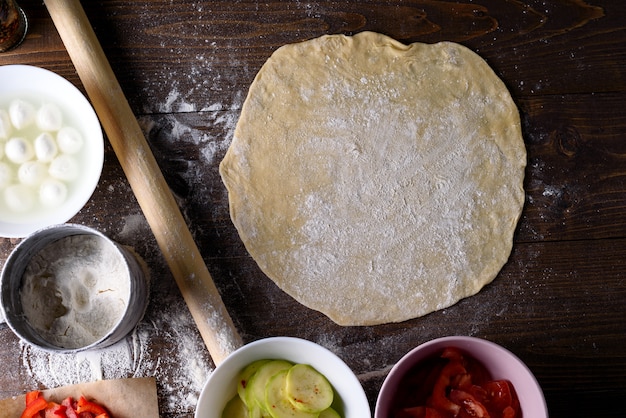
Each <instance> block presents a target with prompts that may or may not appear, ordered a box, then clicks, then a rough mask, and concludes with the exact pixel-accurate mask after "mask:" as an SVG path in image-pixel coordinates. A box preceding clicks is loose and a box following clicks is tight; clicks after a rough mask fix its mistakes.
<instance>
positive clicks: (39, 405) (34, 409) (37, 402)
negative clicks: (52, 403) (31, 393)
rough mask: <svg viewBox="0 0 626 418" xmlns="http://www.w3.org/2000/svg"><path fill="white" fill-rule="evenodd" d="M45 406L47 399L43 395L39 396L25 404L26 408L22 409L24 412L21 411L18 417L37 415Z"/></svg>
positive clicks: (26, 417)
mask: <svg viewBox="0 0 626 418" xmlns="http://www.w3.org/2000/svg"><path fill="white" fill-rule="evenodd" d="M47 406H48V401H46V400H45V399H44V397H43V396H39V397H37V398H35V399H34V400H33V401H31V402H30V403H29V404H28V405H26V408H25V409H24V412H22V415H21V416H20V418H35V417H38V416H39V413H40V412H41V411H43V410H45V409H46V407H47Z"/></svg>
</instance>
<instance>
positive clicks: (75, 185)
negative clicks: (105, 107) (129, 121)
mask: <svg viewBox="0 0 626 418" xmlns="http://www.w3.org/2000/svg"><path fill="white" fill-rule="evenodd" d="M103 162H104V140H103V135H102V128H101V126H100V122H99V120H98V117H97V116H96V113H95V111H94V109H93V107H92V106H91V104H90V103H89V101H88V100H87V99H86V98H85V96H84V95H83V94H82V93H81V91H80V90H78V89H77V88H76V87H75V86H74V85H73V84H72V83H70V82H69V81H68V80H66V79H65V78H63V77H61V76H60V75H58V74H56V73H54V72H52V71H49V70H46V69H43V68H39V67H34V66H29V65H4V66H0V236H2V237H9V238H13V237H25V236H27V235H29V234H31V233H32V232H34V231H36V230H38V229H41V228H44V227H47V226H50V225H54V224H60V223H64V222H66V221H68V220H69V219H71V218H72V217H73V216H74V215H76V213H78V212H79V211H80V210H81V209H82V208H83V206H84V205H85V203H87V201H88V200H89V198H90V197H91V195H92V194H93V192H94V190H95V188H96V186H97V184H98V181H99V180H100V174H101V172H102V166H103Z"/></svg>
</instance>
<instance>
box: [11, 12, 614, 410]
mask: <svg viewBox="0 0 626 418" xmlns="http://www.w3.org/2000/svg"><path fill="white" fill-rule="evenodd" d="M18 3H19V4H20V5H21V6H22V7H23V8H24V10H25V11H26V13H27V14H28V16H29V18H30V28H29V34H28V36H27V38H26V40H25V42H24V43H23V44H22V45H21V46H20V47H18V48H17V49H15V50H12V51H10V52H7V53H3V54H0V65H4V64H30V65H36V66H40V67H44V68H47V69H50V70H52V71H55V72H57V73H58V74H60V75H62V76H64V77H66V78H68V79H69V80H70V81H72V82H73V83H74V84H75V85H76V86H77V87H78V88H80V89H83V86H82V84H81V83H80V80H79V78H78V75H77V73H76V70H75V68H74V67H73V65H72V63H71V61H70V58H69V56H68V54H67V52H66V51H65V48H64V45H63V43H62V42H61V40H60V37H59V35H58V34H57V32H56V30H55V28H54V25H53V24H52V21H51V19H50V17H49V16H48V14H47V11H46V9H45V7H44V5H43V4H42V2H41V1H35V0H21V1H18ZM83 7H84V9H85V12H86V14H87V16H88V18H89V20H90V22H91V24H92V26H93V28H94V31H95V33H96V35H97V37H98V39H99V40H100V43H101V44H102V47H103V49H104V52H105V54H106V56H107V58H108V60H109V62H110V63H111V67H112V69H113V71H114V73H115V74H116V76H117V78H118V80H119V82H120V84H121V87H122V89H123V91H124V93H125V94H126V97H127V99H128V101H129V103H130V106H131V108H132V110H133V112H134V113H135V115H136V116H137V117H138V119H139V121H140V124H141V127H142V129H143V131H144V133H145V135H146V138H147V139H148V142H149V144H150V147H151V149H152V151H153V153H154V155H155V157H156V159H157V161H158V163H159V166H160V167H161V170H162V171H163V174H164V176H165V178H166V180H167V183H168V185H169V187H170V188H171V190H172V191H173V192H174V194H175V196H176V200H177V202H178V204H179V205H180V208H181V210H182V212H183V215H184V217H185V219H186V221H187V223H188V225H189V228H190V229H191V231H192V234H193V236H194V238H195V240H196V243H197V245H198V247H199V248H200V251H201V253H202V256H203V258H204V261H205V263H206V264H207V266H208V269H209V271H210V272H211V275H212V277H213V279H214V281H215V283H216V285H217V288H218V289H219V291H220V293H221V295H222V298H223V300H224V302H225V304H226V306H227V308H228V310H229V313H230V314H231V316H232V318H233V321H234V322H235V325H236V327H237V329H238V330H239V332H240V334H241V336H242V337H243V339H244V341H245V342H250V341H253V340H256V339H259V338H264V337H268V336H275V335H289V336H297V337H302V338H306V339H309V340H312V341H315V342H318V343H320V344H322V345H324V346H326V347H328V348H330V349H331V350H333V351H334V352H336V353H337V354H338V355H339V356H340V357H342V358H343V359H344V360H345V361H346V363H347V364H348V365H349V366H350V367H351V368H352V369H353V370H354V371H355V373H356V374H357V375H358V376H359V378H360V380H361V382H362V383H363V386H364V388H365V389H366V392H367V395H368V398H369V400H370V403H371V404H372V406H373V405H374V403H375V400H376V396H377V394H378V390H379V388H380V385H381V384H382V381H383V379H384V377H385V375H386V374H387V372H388V371H389V368H390V367H391V366H392V365H393V364H394V363H395V362H396V361H397V360H398V359H399V358H400V357H402V356H403V355H404V354H405V353H406V352H407V351H409V350H410V349H411V348H413V347H414V346H416V345H418V344H420V343H422V342H425V341H427V340H430V339H432V338H436V337H440V336H445V335H451V334H460V335H472V336H477V337H481V338H487V339H489V340H492V341H494V342H497V343H499V344H501V345H503V346H504V347H506V348H508V349H509V350H511V351H513V352H514V353H515V354H516V355H518V356H519V357H520V358H522V359H523V360H524V361H525V362H526V363H527V365H528V366H529V367H530V369H531V370H532V371H533V372H534V374H535V375H536V377H537V379H538V381H539V382H540V384H541V385H542V387H543V389H544V392H545V396H546V399H547V401H548V407H549V410H550V415H551V416H553V417H578V416H580V417H583V416H593V417H623V416H626V403H625V402H624V399H626V261H625V257H624V254H626V217H625V216H624V215H625V213H626V110H625V109H626V3H623V2H620V1H612V0H598V1H592V0H590V1H583V0H551V1H534V0H474V1H470V0H461V1H435V0H422V1H382V0H381V1H358V2H357V1H342V0H337V1H326V0H318V1H299V0H297V1H296V0H294V1H286V0H284V1H263V2H260V1H245V0H242V1H210V0H205V1H202V0H196V1H193V0H179V1H169V0H151V1H149V0H146V1H139V0H137V1H115V0H90V1H84V2H83ZM364 30H373V31H378V32H381V33H384V34H386V35H389V36H393V37H395V38H396V39H398V40H400V41H402V42H404V43H410V42H416V41H419V42H429V43H431V42H437V41H442V40H449V41H455V42H459V43H462V44H463V45H466V46H467V47H469V48H471V49H472V50H473V51H475V52H477V53H478V54H480V55H481V56H482V57H483V58H484V59H485V60H486V61H487V62H488V63H489V64H490V65H491V66H492V68H493V69H494V70H495V71H496V73H497V74H498V76H500V77H501V78H502V79H503V81H504V82H505V84H506V85H507V86H508V88H509V89H510V91H511V93H512V95H513V98H514V100H515V102H516V103H517V104H518V107H519V110H520V114H521V118H522V127H523V134H524V139H525V142H526V146H527V150H528V167H527V171H526V179H525V190H526V204H525V208H524V211H523V214H522V218H521V220H520V222H519V226H518V228H517V231H516V236H515V244H514V248H513V252H512V254H511V257H510V260H509V262H508V263H507V264H506V265H505V266H504V268H503V269H502V271H501V273H500V274H499V275H498V277H497V278H496V279H495V280H494V282H493V283H491V284H490V285H488V286H487V287H486V288H485V289H484V290H483V291H481V292H480V293H479V294H478V295H476V296H474V297H471V298H468V299H465V300H463V301H461V302H459V303H458V304H456V305H455V306H452V307H450V308H447V309H444V310H442V311H438V312H435V313H432V314H430V315H427V316H425V317H422V318H417V319H414V320H411V321H407V322H403V323H400V324H388V325H381V326H375V327H339V326H337V325H335V324H334V323H332V322H331V321H330V320H328V319H327V318H326V317H324V316H323V315H321V314H319V313H318V312H315V311H311V310H308V309H306V308H304V307H303V306H301V305H299V304H298V303H297V302H295V301H294V300H293V299H291V298H290V297H289V296H287V295H286V294H284V293H283V292H282V291H280V290H279V289H278V288H277V287H276V286H275V285H274V284H273V283H272V282H271V281H270V280H269V279H268V278H267V277H265V276H264V275H263V274H262V273H261V271H260V270H259V268H258V267H257V266H256V263H255V262H254V261H253V260H252V259H251V258H250V257H249V255H248V254H247V252H246V250H245V248H244V247H243V244H242V243H241V241H240V239H239V237H238V235H237V232H236V230H235V229H234V227H233V225H232V223H231V222H230V218H229V214H228V200H227V194H226V191H225V188H224V186H223V184H222V182H221V179H220V178H219V173H218V165H219V162H220V161H221V158H222V157H223V155H224V153H225V152H226V149H227V148H228V145H229V144H230V141H231V139H232V135H233V130H234V126H235V124H236V121H237V117H238V115H239V111H240V109H241V106H242V104H243V101H244V100H245V97H246V94H247V90H248V87H249V85H250V83H251V82H252V80H253V78H254V76H255V75H256V73H257V71H258V70H259V68H260V67H261V65H262V64H263V63H264V62H265V60H266V59H267V58H268V57H269V56H270V54H271V53H272V52H273V51H274V50H275V49H276V48H278V47H280V46H281V45H283V44H286V43H292V42H297V41H302V40H306V39H310V38H313V37H316V36H320V35H323V34H327V33H344V34H354V33H357V32H360V31H364ZM83 91H84V89H83ZM142 216H143V215H142V213H141V210H140V208H139V205H138V203H137V201H136V200H135V198H134V196H133V193H132V191H131V189H130V186H129V184H128V182H127V180H126V179H125V177H124V173H123V171H122V169H121V167H120V164H119V162H118V160H117V158H116V157H115V153H114V152H113V150H112V148H111V147H110V145H109V144H107V145H106V155H105V168H104V171H103V173H102V179H101V182H100V185H99V186H98V188H97V190H96V192H95V193H94V195H93V196H92V198H91V200H90V201H89V202H88V203H87V205H86V206H85V207H84V208H83V210H82V211H81V212H80V213H79V214H78V215H76V217H75V218H74V219H72V221H73V222H76V223H82V224H85V225H89V226H92V227H96V228H98V229H100V230H102V231H103V232H105V233H106V234H108V235H109V236H111V238H113V239H115V240H117V241H118V242H121V243H123V244H124V245H128V246H132V247H134V248H135V250H136V251H137V252H138V253H139V254H140V255H141V256H142V257H143V258H144V259H145V260H146V262H147V263H148V265H149V266H150V271H151V276H152V278H153V289H152V295H151V303H150V306H149V309H148V312H147V313H146V317H145V318H144V320H143V321H142V324H143V325H142V327H141V328H140V331H141V332H137V333H134V334H133V335H132V336H130V337H129V339H128V341H127V344H128V346H129V347H131V349H130V351H133V348H134V349H135V351H137V347H138V346H141V344H142V341H144V340H145V341H149V342H150V345H149V347H148V348H147V349H146V350H145V358H142V359H141V361H143V364H144V365H145V364H148V363H149V364H150V365H153V366H152V368H149V367H144V368H141V367H139V366H138V365H135V366H136V367H135V368H134V369H132V370H128V371H122V372H120V373H121V374H124V376H118V377H131V376H132V375H141V374H154V375H156V378H157V388H158V393H159V400H160V409H161V415H162V416H165V417H174V416H176V417H179V416H193V407H192V405H193V397H194V396H195V397H197V396H198V393H197V390H196V389H197V387H198V386H200V387H201V385H198V384H193V381H194V378H195V377H194V376H190V377H189V381H188V382H187V383H182V381H183V380H184V379H180V378H177V376H178V375H177V370H178V369H179V367H178V365H177V364H174V363H176V362H177V361H179V359H180V358H181V355H180V354H177V353H178V352H180V351H181V350H182V352H183V354H184V355H186V357H188V358H190V361H195V362H196V363H198V365H199V367H197V368H190V369H189V370H191V371H198V370H200V371H202V372H203V374H202V377H206V375H207V374H208V373H210V370H211V369H212V367H213V363H212V362H211V359H210V356H209V355H208V352H207V351H206V350H203V346H202V341H201V339H200V338H199V337H198V332H197V330H196V329H195V328H194V326H193V321H192V320H191V317H190V315H189V313H188V311H186V308H185V305H184V302H183V299H182V296H181V295H180V293H178V290H177V288H176V284H175V282H174V280H173V278H172V276H171V273H170V272H169V270H168V268H167V265H166V263H165V261H164V260H163V257H162V255H161V254H160V252H159V249H158V246H157V244H156V242H155V240H154V237H153V236H152V235H151V232H150V229H149V228H148V226H147V224H146V223H145V220H143V218H142ZM18 241H19V240H16V239H3V240H1V241H0V260H2V261H3V260H5V259H6V257H7V256H8V254H9V253H10V251H11V250H12V248H14V246H15V245H16V244H17V242H18ZM164 305H167V308H168V309H167V310H165V308H164ZM164 312H167V313H168V314H172V312H173V315H175V317H176V318H177V319H176V321H174V322H172V324H174V325H177V327H174V326H171V327H170V328H168V327H166V326H164V325H163V324H164V321H163V315H164ZM168 321H169V320H168ZM187 337H189V341H190V342H189V344H187V343H185V345H182V344H180V343H177V344H175V343H174V342H173V341H177V340H178V341H180V340H181V339H184V338H187ZM189 353H191V354H193V356H198V357H197V358H195V357H194V358H191V357H193V356H189ZM41 357H42V355H41V353H38V352H37V351H36V350H34V349H31V348H29V347H27V346H25V345H24V344H23V343H21V342H19V340H18V339H17V337H15V336H14V335H13V334H12V332H11V331H10V329H9V328H8V327H6V326H5V325H0V398H4V397H9V396H13V395H18V394H22V393H24V392H25V391H27V390H30V389H32V388H33V387H41V388H44V387H47V386H53V385H55V384H63V383H65V381H64V380H63V379H62V378H61V377H62V375H63V374H62V373H61V372H59V371H58V370H56V369H55V368H54V367H53V366H50V368H51V370H50V373H49V375H46V374H45V373H43V372H41V371H40V369H41V368H43V367H42V366H40V365H39V361H40V358H41ZM45 360H46V361H48V363H49V364H52V365H54V364H56V363H55V362H56V361H57V359H52V358H50V357H46V359H45ZM79 360H80V361H79ZM82 360H84V359H78V360H77V361H76V363H77V364H76V368H77V369H80V368H81V367H82V366H81V364H83V363H81V361H82ZM58 361H59V362H61V360H58ZM103 369H105V367H104V366H103ZM67 373H68V374H71V373H74V372H73V371H68V372H67ZM77 374H78V375H79V376H80V373H77ZM105 374H106V370H105ZM48 376H52V377H53V378H50V379H48ZM91 377H93V376H91V375H89V376H84V377H82V379H85V380H87V379H89V378H91ZM200 380H202V379H200ZM185 388H187V389H185ZM189 388H191V389H189ZM179 393H180V394H181V395H180V396H181V397H182V396H183V395H184V396H185V402H182V401H179V400H178V398H176V396H177V395H176V394H179ZM173 399H174V400H175V401H176V402H174V401H172V400H173ZM174 404H176V405H174ZM0 415H1V412H0ZM530 418H532V417H530Z"/></svg>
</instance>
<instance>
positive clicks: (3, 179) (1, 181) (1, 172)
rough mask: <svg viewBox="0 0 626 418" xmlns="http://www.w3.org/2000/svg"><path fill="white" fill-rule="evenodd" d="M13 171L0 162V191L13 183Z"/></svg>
mask: <svg viewBox="0 0 626 418" xmlns="http://www.w3.org/2000/svg"><path fill="white" fill-rule="evenodd" d="M14 175H15V173H13V169H12V168H11V166H9V165H8V164H6V163H1V162H0V189H4V188H5V187H7V186H8V185H9V184H11V182H12V181H13V176H14Z"/></svg>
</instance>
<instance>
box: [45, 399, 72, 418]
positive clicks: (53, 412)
mask: <svg viewBox="0 0 626 418" xmlns="http://www.w3.org/2000/svg"><path fill="white" fill-rule="evenodd" d="M66 409H67V408H66V407H65V406H63V405H59V404H58V403H54V402H48V406H47V407H46V410H45V414H44V417H45V418H67V415H65V410H66Z"/></svg>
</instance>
